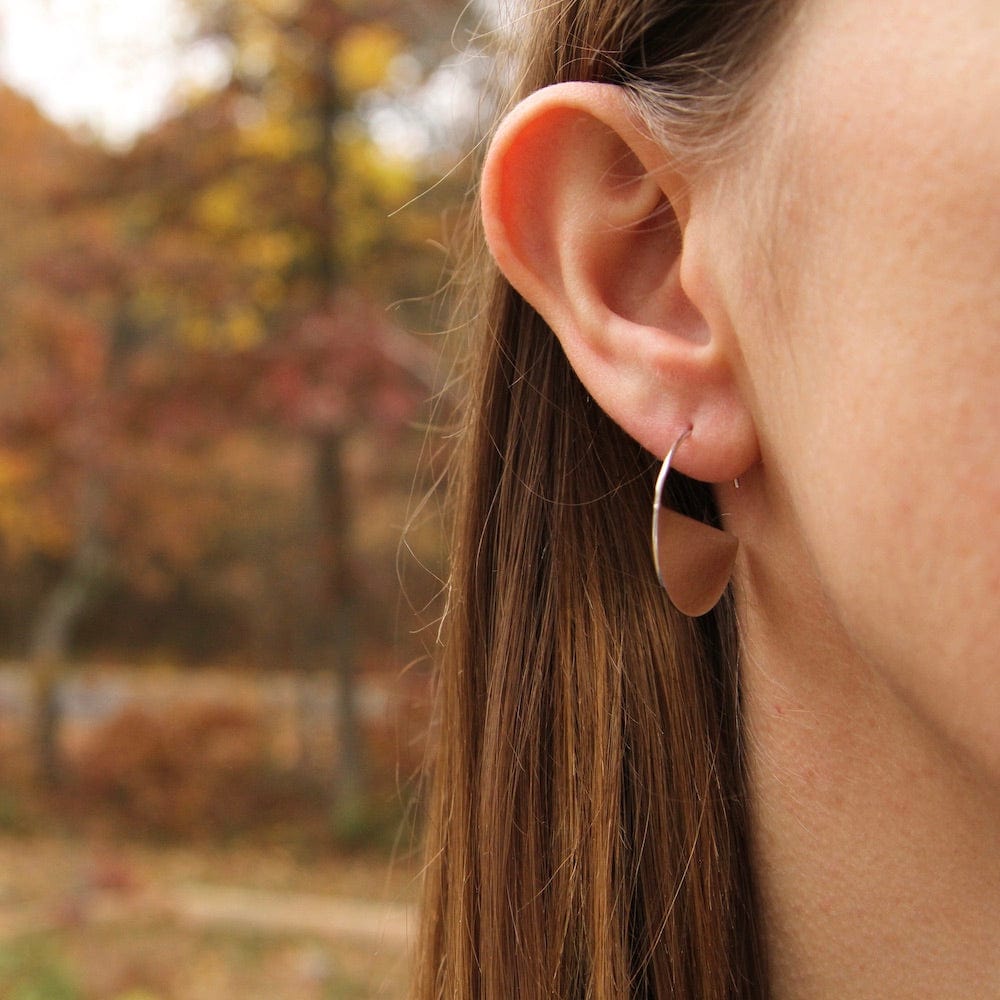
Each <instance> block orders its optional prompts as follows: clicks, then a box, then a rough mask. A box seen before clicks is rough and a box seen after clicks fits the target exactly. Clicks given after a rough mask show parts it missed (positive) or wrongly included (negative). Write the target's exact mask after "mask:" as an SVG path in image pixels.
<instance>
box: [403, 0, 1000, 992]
mask: <svg viewBox="0 0 1000 1000" xmlns="http://www.w3.org/2000/svg"><path fill="white" fill-rule="evenodd" d="M991 6H992V0H960V2H959V3H957V4H953V5H949V6H948V7H947V8H942V6H941V5H940V4H938V3H936V2H934V0H917V2H916V3H913V2H912V0H907V2H906V3H904V2H902V0H898V2H897V0H886V2H885V3H882V4H879V5H874V6H873V5H871V4H869V3H866V2H865V0H799V2H795V3H791V2H787V3H785V2H772V0H756V2H751V0H747V2H735V0H733V2H722V3H702V2H692V0H689V2H676V3H672V2H670V0H656V2H642V3H636V2H630V0H603V2H602V0H554V2H546V3H544V4H539V5H538V6H537V9H536V10H535V11H534V12H533V13H532V14H531V15H530V16H525V17H519V18H518V21H519V23H520V24H521V25H522V28H523V27H524V26H525V25H528V26H529V27H528V28H527V33H526V34H525V35H520V34H519V36H518V37H519V45H518V49H517V55H518V57H519V59H520V60H521V61H520V63H519V65H518V68H517V70H516V71H515V74H514V79H515V80H516V81H517V84H518V86H517V88H516V89H517V93H516V94H515V97H516V98H519V99H521V100H520V103H518V104H517V106H516V107H514V108H513V109H512V110H511V112H510V114H509V115H508V116H507V117H506V119H505V121H504V123H503V124H502V125H501V126H500V129H499V131H498V134H497V137H496V139H495V141H494V143H493V145H492V147H491V151H490V153H489V156H488V159H487V163H486V168H485V175H484V183H483V208H484V220H485V229H486V234H487V237H488V239H489V243H490V246H491V249H492V251H493V254H494V256H495V258H496V261H497V263H498V264H499V265H500V269H501V270H502V272H503V275H504V277H502V278H501V277H498V276H497V275H496V274H494V273H493V272H492V271H490V270H489V269H488V268H487V276H485V277H484V278H483V280H482V287H483V295H482V298H481V300H480V301H479V302H478V304H477V308H476V310H475V314H476V317H477V319H476V325H477V327H478V329H479V330H480V332H481V334H482V336H481V338H480V340H478V341H477V342H476V343H475V345H474V347H473V348H472V350H473V352H474V354H473V356H472V357H471V359H470V367H469V373H468V386H469V394H470V395H469V400H470V402H469V407H468V410H467V422H466V428H465V434H464V440H463V450H462V452H461V454H460V457H459V467H458V474H457V476H456V497H457V505H458V520H457V530H456V542H455V551H454V574H453V579H452V588H451V601H450V611H449V620H448V629H447V632H446V636H447V647H446V650H445V653H444V656H443V659H442V674H441V687H440V692H441V697H440V711H441V716H440V725H439V733H440V737H441V744H440V750H439V754H438V760H437V769H438V778H437V782H438V783H437V790H436V795H435V801H434V804H433V808H432V821H431V825H432V833H431V841H432V850H433V852H434V862H433V864H432V868H431V874H430V876H429V881H428V885H429V895H428V913H429V921H428V929H427V934H426V939H425V949H424V964H423V977H424V978H423V980H422V986H421V990H422V993H421V995H422V996H439V995H440V996H445V995H447V996H456V997H457V996H478V995H485V996H494V995H495V996H525V997H527V996H536V995H541V994H543V993H544V994H546V995H555V996H576V995H579V996H601V997H604V996H608V997H613V996H626V995H628V996H644V995H650V996H653V995H660V996H666V995H678V996H698V997H706V998H707V997H723V996H752V995H758V994H759V993H762V992H763V990H764V982H763V978H764V977H763V971H762V965H761V961H762V959H761V952H760V949H759V948H758V947H757V935H758V933H759V931H760V926H759V921H758V914H757V908H756V904H755V902H754V891H753V879H752V878H751V874H750V871H751V868H750V850H749V820H748V813H747V806H746V783H745V770H744V759H743V748H742V746H741V737H740V714H739V710H738V698H739V686H738V683H737V672H736V667H737V656H736V652H735V651H736V649H737V646H738V641H739V640H738V637H737V634H736V629H735V626H734V621H735V616H734V614H733V606H732V604H731V603H730V602H729V601H728V600H727V601H724V602H723V604H722V605H720V607H719V608H718V609H716V611H715V612H713V613H712V614H711V615H709V616H706V618H704V619H699V620H697V621H689V620H686V619H683V618H682V617H681V616H679V615H677V614H676V613H675V612H674V611H673V610H672V609H671V608H670V607H669V606H668V604H667V602H666V599H665V598H664V596H663V595H662V594H661V593H660V592H659V590H658V585H657V583H656V580H655V576H654V575H653V572H652V568H651V565H650V560H649V555H648V548H647V546H648V541H647V530H648V527H647V525H648V503H649V500H650V498H651V490H652V483H653V476H654V473H655V459H656V458H659V457H661V456H663V455H664V454H665V453H666V451H667V450H668V449H669V448H670V446H671V445H672V444H673V442H674V441H676V440H677V439H678V437H679V436H680V434H681V433H682V432H683V431H684V430H686V429H687V428H688V427H692V428H693V431H692V433H691V435H690V436H689V437H688V438H687V439H686V440H685V442H684V444H683V445H682V446H681V448H680V449H679V450H678V453H677V457H676V459H675V463H674V464H675V467H676V468H677V469H678V470H679V471H680V472H682V473H684V474H686V475H687V476H689V477H691V478H692V479H693V480H696V481H698V482H696V483H695V484H694V485H693V486H690V488H689V489H688V491H687V492H686V493H684V494H683V495H678V496H676V497H675V503H677V504H680V505H682V506H684V507H686V508H687V509H688V510H690V511H691V512H692V513H697V514H698V515H700V516H708V517H711V516H712V514H711V511H712V510H713V509H714V506H715V503H716V502H717V504H718V507H719V509H721V510H722V511H723V515H722V524H723V526H724V527H726V528H727V529H732V530H734V531H735V532H736V533H737V534H739V535H741V537H742V541H743V551H744V556H743V557H742V559H741V562H740V564H739V567H738V577H737V584H738V593H739V594H740V600H739V601H738V606H739V613H740V616H741V619H742V622H741V624H743V625H744V626H745V627H746V630H747V631H746V634H745V635H744V636H743V638H744V639H747V637H748V636H749V637H750V638H751V639H752V638H753V636H754V635H758V636H761V635H764V634H765V633H767V632H768V630H770V633H771V635H770V637H769V638H770V639H773V638H774V635H778V636H779V641H780V642H785V643H786V645H787V648H788V650H789V652H790V653H791V651H794V653H795V654H796V655H800V656H802V657H803V658H804V659H803V664H804V666H805V665H807V664H808V663H809V662H810V661H809V660H808V658H809V657H810V656H811V655H815V657H816V658H817V659H819V658H822V657H825V656H826V654H827V653H828V652H829V651H830V650H831V649H834V648H836V649H837V650H839V651H840V652H842V653H843V654H844V655H845V656H846V655H852V656H854V657H855V658H860V659H864V660H866V662H869V663H870V664H871V665H872V666H873V667H874V668H875V669H876V671H877V672H879V673H880V675H881V677H882V679H883V680H884V681H885V682H886V683H887V684H888V685H890V686H892V687H893V688H894V689H896V690H898V691H899V692H901V694H902V696H903V697H904V698H905V699H906V700H907V701H908V703H909V704H911V706H912V707H913V708H914V709H916V710H917V712H918V713H920V714H921V715H922V716H923V717H924V718H926V719H928V720H930V721H931V723H932V725H933V726H934V727H936V729H937V730H938V731H939V732H940V733H941V734H942V735H943V736H944V737H945V738H947V739H948V740H951V741H952V742H954V743H955V744H956V745H959V746H961V747H963V748H964V749H965V750H967V751H969V752H970V753H973V754H976V755H978V757H979V759H980V760H985V761H989V760H990V754H991V753H992V754H994V757H993V758H992V759H993V760H994V762H996V760H997V759H998V758H1000V750H997V748H996V747H995V745H991V742H990V741H991V740H995V735H991V734H992V733H993V729H992V728H990V726H989V720H990V719H991V718H993V716H992V714H988V713H989V712H990V710H989V709H988V706H989V704H990V701H989V700H986V701H985V702H984V703H983V704H984V705H985V706H987V707H985V708H981V707H980V706H977V704H976V703H975V699H970V697H969V687H968V685H967V686H966V687H965V688H963V689H961V691H962V692H964V693H963V694H957V693H956V692H957V691H958V690H959V688H958V687H956V686H954V685H953V686H952V687H951V688H950V689H947V690H945V688H947V682H948V671H951V672H952V674H951V679H952V680H954V679H955V677H954V672H955V671H957V670H958V669H959V668H960V667H961V668H963V669H966V670H967V671H968V676H967V677H966V678H965V679H966V681H968V682H969V683H974V684H977V685H979V686H980V689H984V687H985V686H986V685H993V689H992V690H993V695H991V697H992V704H993V705H995V704H996V700H997V699H996V697H995V685H996V683H997V681H996V672H995V670H994V669H993V667H992V664H991V663H990V662H989V659H990V658H989V656H988V644H989V635H988V633H987V630H986V626H987V623H988V618H989V617H990V616H991V614H992V612H991V610H990V609H992V608H995V606H996V598H997V596H998V594H997V590H998V583H997V577H996V572H997V570H996V567H997V565H998V564H1000V558H997V556H998V553H997V552H996V549H995V544H996V543H995V540H993V539H989V545H988V546H987V545H985V544H983V545H979V544H978V543H979V541H980V539H979V536H978V534H977V532H976V531H975V530H970V525H972V524H976V523H977V522H979V521H983V522H985V521H988V515H989V513H990V511H991V510H992V511H995V509H996V499H997V489H998V482H997V471H996V460H995V449H993V448H990V447H989V445H988V441H989V440H990V436H991V429H993V430H995V427H996V424H997V421H996V417H997V411H996V407H997V398H998V395H1000V394H998V393H997V392H996V391H995V390H996V388H997V386H996V378H997V362H996V356H995V353H994V349H995V348H996V346H997V345H996V341H995V330H996V324H997V313H998V301H997V297H996V288H995V281H993V280H992V275H994V274H995V273H996V264H997V262H998V261H997V253H998V244H1000V240H998V238H997V218H996V214H995V213H996V207H995V206H996V205H997V204H998V203H1000V198H997V197H996V195H997V194H998V193H1000V192H997V190H996V183H997V182H996V176H995V169H994V167H993V165H994V164H995V163H996V162H997V156H996V154H997V153H998V152H1000V149H998V148H997V129H996V126H995V124H994V123H993V118H994V115H995V111H994V110H993V109H995V107H996V106H997V104H998V98H1000V93H998V89H1000V85H998V77H997V72H998V71H997V68H996V65H995V59H993V57H992V52H993V51H994V50H995V43H996V41H997V40H998V39H997V38H996V31H997V29H996V26H995V25H993V26H992V27H991V23H992V21H995V17H992V18H991V16H990V11H989V9H988V8H989V7H991ZM991 31H992V32H993V35H992V36H991V34H990V32H991ZM991 386H992V389H993V391H992V392H991V391H990V388H991ZM924 415H926V419H927V425H926V426H924V423H923V417H924ZM924 457H925V458H926V460H927V461H926V464H922V462H921V459H922V458H924ZM956 463H959V464H961V465H962V466H964V468H956ZM965 469H968V470H969V471H968V472H966V471H965ZM966 476H969V477H970V478H971V477H972V476H974V477H975V480H976V481H975V484H974V488H966V489H965V490H963V491H962V492H961V494H960V495H952V494H950V493H947V492H946V490H947V489H948V487H949V485H951V484H955V483H962V482H963V481H965V480H964V478H963V477H966ZM734 477H739V478H740V481H741V489H740V490H739V492H738V493H737V492H735V490H734V488H733V487H731V486H728V485H722V486H717V487H715V488H714V490H713V489H711V488H710V487H709V486H707V485H705V484H709V483H724V484H725V483H727V482H730V481H731V480H732V479H733V478H734ZM977 491H978V492H977ZM949 518H950V519H951V520H949ZM935 546H937V549H936V548H935ZM990 546H992V547H990ZM941 549H944V554H943V555H942V552H941ZM949 572H952V573H954V574H955V578H956V580H957V587H959V588H961V591H964V592H965V595H964V596H959V595H956V593H955V591H954V588H949V583H948V577H947V574H948V573H949ZM969 595H971V596H969ZM935 603H937V604H938V605H939V606H940V607H942V608H944V609H945V611H944V613H945V614H946V615H948V617H949V620H950V622H951V623H952V625H953V626H955V627H954V628H952V629H950V630H949V629H948V627H947V625H944V626H942V624H941V623H940V622H937V621H935V618H934V611H933V609H934V605H935ZM765 637H766V636H765ZM762 648H763V647H762ZM752 652H756V650H752ZM821 653H822V656H821V655H820V654H821ZM997 766H998V768H1000V764H998V765H997Z"/></svg>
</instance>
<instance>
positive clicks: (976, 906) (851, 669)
mask: <svg viewBox="0 0 1000 1000" xmlns="http://www.w3.org/2000/svg"><path fill="white" fill-rule="evenodd" d="M744 537H747V536H744ZM750 537H753V536H750ZM780 548H781V547H780V546H776V548H775V551H766V550H765V548H764V547H762V546H760V545H755V544H751V545H749V546H745V549H746V551H745V552H744V554H743V557H742V562H741V573H740V580H741V591H742V598H741V599H740V606H741V633H742V636H743V639H744V646H743V654H742V662H741V671H742V673H741V677H742V684H743V693H744V704H745V721H746V727H747V736H748V738H747V746H748V748H749V751H748V752H749V757H750V759H749V771H750V786H751V795H752V811H753V816H754V843H753V850H754V858H755V866H756V875H757V880H758V886H759V892H760V898H761V904H762V907H763V915H764V926H765V938H766V940H767V945H768V952H769V954H768V960H769V966H770V974H771V995H772V996H773V997H774V998H775V1000H785V998H794V1000H820V998H822V1000H830V998H841V997H878V998H880V1000H894V998H899V1000H902V998H912V997H917V996H927V997H930V996H933V997H940V998H951V997H954V998H969V997H987V996H1000V849H998V845H1000V782H998V781H997V779H996V776H995V775H994V776H992V777H990V776H985V775H983V774H982V773H980V772H976V771H975V770H974V768H973V767H972V766H971V765H970V764H969V763H968V762H967V761H965V760H964V759H963V757H962V755H961V753H960V752H958V751H956V750H955V748H953V747H950V746H949V745H947V744H946V743H945V742H944V740H942V739H941V738H939V737H938V735H937V734H936V733H935V732H934V731H933V729H932V728H931V727H929V726H927V725H925V724H924V723H923V722H922V720H921V719H920V718H918V717H916V716H915V715H914V714H913V713H912V712H911V710H910V709H909V708H908V706H907V705H906V704H905V702H904V701H903V700H902V699H901V698H900V697H898V696H897V695H896V694H895V693H894V691H892V690H891V689H890V688H889V687H888V685H887V684H886V683H885V681H884V680H883V679H882V677H881V674H880V672H879V671H878V670H877V669H875V668H873V667H872V666H871V665H870V664H868V663H866V662H865V661H864V659H863V658H862V657H861V656H860V655H858V654H857V653H856V652H855V651H853V650H852V648H851V644H850V642H849V641H848V639H847V637H846V636H844V635H843V634H841V632H840V630H839V629H838V626H837V624H836V622H835V620H834V618H833V616H832V615H831V614H830V612H829V609H828V607H827V604H826V600H825V598H824V597H823V595H822V594H821V593H820V592H819V591H820V588H818V587H813V586H811V585H810V583H809V572H808V560H805V559H801V560H798V559H790V558H789V557H788V552H787V548H786V549H785V550H784V551H783V552H782V554H781V558H778V557H777V553H778V550H779V549H780ZM810 594H811V595H812V596H811V597H810V596H809V595H810ZM804 601H805V603H806V604H807V605H808V606H807V607H803V602H804ZM789 611H794V615H793V614H790V613H789Z"/></svg>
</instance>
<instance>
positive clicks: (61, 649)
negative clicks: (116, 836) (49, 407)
mask: <svg viewBox="0 0 1000 1000" xmlns="http://www.w3.org/2000/svg"><path fill="white" fill-rule="evenodd" d="M104 493H105V491H104V486H103V483H102V482H101V481H100V478H99V476H98V475H97V474H92V475H91V476H89V477H88V479H87V480H86V482H85V483H84V486H83V488H82V491H81V496H80V509H79V513H80V516H79V526H78V530H77V541H76V548H75V551H74V553H73V556H72V558H71V559H70V562H69V564H68V565H67V567H66V570H65V572H64V573H63V575H62V577H61V578H60V579H59V581H58V582H57V583H56V584H55V586H54V587H53V588H52V590H51V591H50V593H49V595H48V597H46V599H45V600H44V601H43V602H42V605H41V607H40V608H39V611H38V614H37V616H36V617H35V620H34V623H33V625H32V628H31V637H30V642H29V651H28V657H29V661H30V664H31V667H32V673H33V676H34V697H35V752H36V757H37V763H38V768H39V775H40V778H41V780H42V781H43V783H44V784H45V785H47V786H48V787H50V788H51V787H54V786H56V785H58V783H59V781H60V779H61V761H60V756H59V724H60V714H61V711H60V705H59V683H60V680H61V679H62V675H63V672H64V670H65V666H66V663H67V662H68V661H69V658H70V648H71V644H72V641H73V635H74V633H75V632H76V628H77V626H78V624H79V622H80V619H81V618H82V616H83V614H84V612H85V611H86V609H87V606H88V605H89V604H90V603H91V602H92V600H93V596H94V593H95V591H96V590H97V587H98V586H99V584H100V581H101V579H102V577H103V575H104V571H105V565H106V561H107V554H106V551H105V545H104V539H103V537H102V534H101V519H102V512H103V509H104Z"/></svg>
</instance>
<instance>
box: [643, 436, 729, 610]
mask: <svg viewBox="0 0 1000 1000" xmlns="http://www.w3.org/2000/svg"><path fill="white" fill-rule="evenodd" d="M691 430H692V428H690V427H689V428H688V429H687V430H686V431H685V432H684V433H683V434H682V435H681V436H680V437H679V438H678V439H677V440H676V441H675V442H674V444H673V447H672V448H671V449H670V451H668V452H667V457H666V458H665V459H664V460H663V464H662V465H661V466H660V474H659V476H657V479H656V490H655V493H654V494H653V538H652V543H653V565H654V567H655V568H656V575H657V577H658V578H659V580H660V583H661V584H662V586H663V589H664V590H665V591H666V592H667V596H668V597H669V598H670V602H671V603H672V604H673V605H674V607H675V608H677V610H678V611H680V612H682V613H683V614H685V615H688V616H689V617H691V618H697V617H699V616H700V615H704V614H706V613H707V612H709V611H711V610H712V608H714V607H715V605H716V604H718V602H719V598H720V597H722V594H723V592H724V591H725V589H726V586H727V585H728V584H729V579H730V577H731V576H732V573H733V564H734V563H735V562H736V552H737V550H738V549H739V540H738V539H737V538H736V537H735V536H734V535H730V534H729V533H728V532H725V531H720V530H719V529H718V528H714V527H712V525H710V524H704V523H703V522H702V521H696V520H695V519H694V518H691V517H687V516H685V515H684V514H681V513H679V512H678V511H676V510H671V509H670V508H669V507H664V506H663V504H662V500H663V489H664V486H665V484H666V481H667V475H668V474H669V472H670V467H671V465H672V464H673V460H674V455H675V454H676V453H677V449H678V448H679V447H680V446H681V444H682V443H683V442H684V440H685V438H687V437H688V436H689V435H690V434H691Z"/></svg>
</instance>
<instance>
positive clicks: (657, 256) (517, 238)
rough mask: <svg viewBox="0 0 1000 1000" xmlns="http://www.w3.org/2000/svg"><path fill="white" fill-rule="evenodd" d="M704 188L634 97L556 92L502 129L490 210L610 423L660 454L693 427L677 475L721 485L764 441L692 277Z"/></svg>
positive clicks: (614, 90)
mask: <svg viewBox="0 0 1000 1000" xmlns="http://www.w3.org/2000/svg"><path fill="white" fill-rule="evenodd" d="M694 193H695V192H694V189H693V188H692V187H691V184H690V182H689V179H688V178H687V177H686V176H685V174H684V173H683V172H682V171H680V170H679V169H678V168H677V166H676V164H675V163H674V162H673V160H672V159H671V157H670V156H669V153H668V151H666V150H664V149H663V148H662V147H661V146H659V145H657V144H656V143H654V142H653V141H652V140H651V139H650V138H649V137H648V135H647V134H646V133H645V131H644V130H643V129H642V128H641V126H640V125H639V124H638V122H637V121H636V120H635V118H634V116H633V115H632V112H631V110H630V108H629V105H628V102H627V100H626V98H625V94H624V92H623V91H622V90H621V88H619V87H615V86H612V85H609V84H597V83H570V84H557V85H555V86H553V87H548V88H546V89H544V90H542V91H539V92H538V93H536V94H534V95H532V97H530V98H528V99H527V100H526V101H524V102H522V104H521V105H519V106H518V107H517V108H516V109H515V110H514V111H513V112H512V113H511V115H510V116H509V117H508V118H507V119H506V120H505V121H504V123H503V124H502V125H501V127H500V129H499V131H498V133H497V136H496V138H495V140H494V142H493V144H492V145H491V147H490V151H489V154H488V156H487V161H486V165H485V169H484V173H483V183H482V212H483V221H484V226H485V230H486V235H487V240H488V242H489V245H490V249H491V251H492V253H493V255H494V257H495V258H496V261H497V263H498V265H499V266H500V268H501V269H502V270H503V272H504V274H505V275H506V277H507V278H508V280H509V281H510V282H511V284H512V285H513V287H514V288H515V289H516V290H517V291H518V292H519V293H520V294H521V295H522V296H523V297H524V298H525V299H526V300H527V301H528V302H529V303H530V304H531V305H532V306H534V308H535V309H536V310H537V311H538V312H539V313H540V314H541V315H542V317H543V318H544V319H545V320H546V321H547V323H548V324H549V326H551V327H552V329H553V331H554V332H555V333H556V335H557V336H558V337H559V339H560V341H561V342H562V345H563V348H564V350H565V352H566V355H567V357H568V359H569V361H570V363H571V364H572V366H573V367H574V369H575V370H576V372H577V374H578V375H579V377H580V379H581V381H582V382H583V383H584V384H585V385H586V386H587V389H588V390H589V392H590V393H591V395H592V396H593V397H594V399H595V400H596V401H597V402H598V403H599V404H600V405H601V406H602V407H603V408H604V410H605V411H606V412H607V413H608V414H609V416H611V417H612V418H613V419H614V420H615V421H616V422H617V423H618V424H619V425H621V426H622V427H623V428H624V429H625V430H626V431H627V432H628V433H629V434H631V435H632V436H633V437H634V438H636V440H638V441H639V442H640V443H641V444H642V445H643V446H644V447H646V448H647V449H649V450H650V451H651V452H653V453H654V454H657V455H659V456H662V455H664V454H666V451H667V449H668V448H669V447H670V444H671V442H672V441H674V440H676V438H677V435H678V433H680V431H681V430H683V429H684V428H685V427H687V426H693V427H694V428H695V430H694V433H693V434H692V437H691V440H690V442H689V444H688V446H687V447H686V448H685V449H684V458H683V462H682V464H679V465H678V468H680V470H681V471H682V472H685V473H686V474H688V475H691V476H693V477H695V478H697V479H702V480H705V481H721V480H723V479H730V478H733V477H734V476H736V475H739V474H740V473H741V472H743V471H744V470H745V469H746V468H747V467H748V466H749V465H751V464H753V462H754V461H755V459H756V449H757V444H756V438H755V435H754V432H753V425H752V421H751V420H750V418H749V414H748V413H747V412H746V410H745V408H744V407H743V406H742V404H741V402H740V400H739V396H738V393H737V389H736V380H735V379H734V377H733V372H732V370H731V368H730V358H729V356H728V354H727V351H726V350H725V349H724V348H725V344H724V342H723V341H724V338H723V337H722V336H721V332H720V331H716V330H713V328H712V325H711V324H709V323H708V322H707V321H706V319H705V317H706V315H712V316H713V317H716V318H717V317H718V316H719V311H718V310H717V309H714V308H712V309H709V308H705V306H706V305H708V304H707V303H700V302H697V301H695V300H694V299H692V297H691V296H689V295H688V294H687V291H686V290H685V288H684V285H683V282H682V273H683V272H684V271H685V268H683V267H682V264H683V262H684V255H685V253H686V252H687V248H686V245H685V239H686V230H687V227H688V226H689V224H690V222H691V216H692V205H693V201H692V196H693V194H694ZM687 270H690V268H688V269H687ZM699 287H704V283H699Z"/></svg>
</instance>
